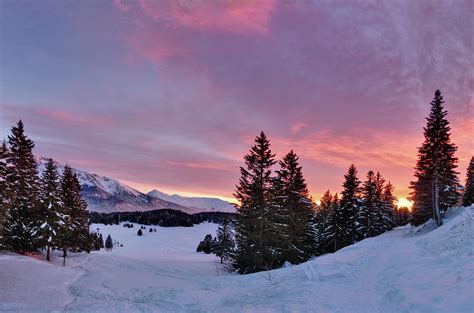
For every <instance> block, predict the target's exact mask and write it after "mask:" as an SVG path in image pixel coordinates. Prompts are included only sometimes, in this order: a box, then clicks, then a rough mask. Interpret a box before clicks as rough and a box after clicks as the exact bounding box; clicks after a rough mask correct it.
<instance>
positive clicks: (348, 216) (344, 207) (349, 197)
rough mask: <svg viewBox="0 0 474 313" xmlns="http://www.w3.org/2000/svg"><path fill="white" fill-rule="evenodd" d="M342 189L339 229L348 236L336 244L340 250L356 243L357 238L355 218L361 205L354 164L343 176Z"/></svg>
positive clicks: (358, 182) (358, 183)
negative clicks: (341, 218) (339, 246)
mask: <svg viewBox="0 0 474 313" xmlns="http://www.w3.org/2000/svg"><path fill="white" fill-rule="evenodd" d="M342 187H343V190H342V192H341V201H340V207H341V208H340V210H341V212H340V214H342V215H343V220H342V221H341V222H343V224H341V225H340V227H342V228H343V229H344V231H343V233H344V234H348V235H347V237H346V238H340V240H339V243H338V244H339V245H341V248H342V247H345V246H347V245H350V244H352V243H354V242H356V241H357V237H358V232H357V225H356V218H357V214H358V212H359V207H360V205H361V199H360V180H359V178H358V177H357V169H356V167H355V166H354V164H351V166H350V167H349V170H348V171H347V173H346V174H345V175H344V183H343V185H342Z"/></svg>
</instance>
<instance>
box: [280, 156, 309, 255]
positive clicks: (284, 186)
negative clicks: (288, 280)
mask: <svg viewBox="0 0 474 313" xmlns="http://www.w3.org/2000/svg"><path fill="white" fill-rule="evenodd" d="M298 159H299V158H298V156H297V155H296V154H295V153H294V152H293V151H290V152H289V153H288V154H287V155H286V156H285V157H284V158H283V159H282V160H281V161H280V162H279V164H280V170H278V171H277V175H278V176H277V180H276V181H278V183H277V187H276V188H275V189H277V190H276V194H277V197H278V201H277V202H278V209H276V210H275V211H276V212H278V218H277V220H276V221H274V223H273V225H274V226H276V227H278V229H277V231H276V235H277V237H279V240H280V241H281V243H278V245H280V244H282V245H283V249H282V252H283V255H282V259H281V260H280V262H278V263H280V264H281V262H282V261H283V262H284V261H288V262H290V263H291V264H299V263H302V262H304V261H306V260H308V259H309V258H310V257H311V256H312V255H313V254H314V248H315V243H314V239H315V238H314V235H315V233H314V228H313V221H312V217H313V205H312V203H311V201H310V200H309V192H308V187H307V186H306V182H305V179H304V177H303V172H302V167H301V166H300V165H299V162H298ZM281 225H284V227H279V226H281Z"/></svg>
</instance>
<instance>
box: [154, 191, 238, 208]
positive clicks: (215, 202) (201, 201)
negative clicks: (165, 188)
mask: <svg viewBox="0 0 474 313" xmlns="http://www.w3.org/2000/svg"><path fill="white" fill-rule="evenodd" d="M147 195H149V196H151V197H154V198H159V199H163V200H166V201H169V202H173V203H176V204H179V205H182V206H185V207H188V208H193V209H197V210H201V211H202V210H207V211H211V212H213V211H220V212H235V207H234V206H233V205H232V204H230V203H229V202H226V201H224V200H221V199H218V198H205V197H183V196H180V195H177V194H174V195H169V194H167V193H164V192H162V191H159V190H156V189H154V190H152V191H150V192H149V193H148V194H147Z"/></svg>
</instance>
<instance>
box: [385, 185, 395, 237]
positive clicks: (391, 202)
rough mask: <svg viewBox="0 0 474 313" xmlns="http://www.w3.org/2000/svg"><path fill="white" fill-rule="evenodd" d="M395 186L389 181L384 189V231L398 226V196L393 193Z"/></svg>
mask: <svg viewBox="0 0 474 313" xmlns="http://www.w3.org/2000/svg"><path fill="white" fill-rule="evenodd" d="M394 190H395V187H394V186H393V185H392V183H391V182H388V183H387V184H386V185H385V187H384V191H383V204H382V227H383V231H384V232H385V231H389V230H391V229H392V228H393V227H395V226H396V224H397V223H396V218H395V214H396V205H395V201H396V199H397V198H396V197H395V196H394V195H393V192H394Z"/></svg>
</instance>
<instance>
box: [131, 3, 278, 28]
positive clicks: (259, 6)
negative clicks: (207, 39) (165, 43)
mask: <svg viewBox="0 0 474 313" xmlns="http://www.w3.org/2000/svg"><path fill="white" fill-rule="evenodd" d="M139 3H140V7H141V10H142V12H143V14H144V15H145V16H147V17H150V18H152V19H153V20H154V21H155V22H157V23H161V24H163V25H166V27H169V28H180V27H183V28H197V29H204V30H225V31H229V32H235V33H239V34H245V33H247V32H252V33H259V34H266V33H268V24H269V22H270V18H271V13H272V10H273V7H274V1H272V0H260V1H249V0H241V1H223V0H219V1H191V0H184V1H173V0H169V1H159V2H157V1H149V0H140V1H139Z"/></svg>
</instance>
